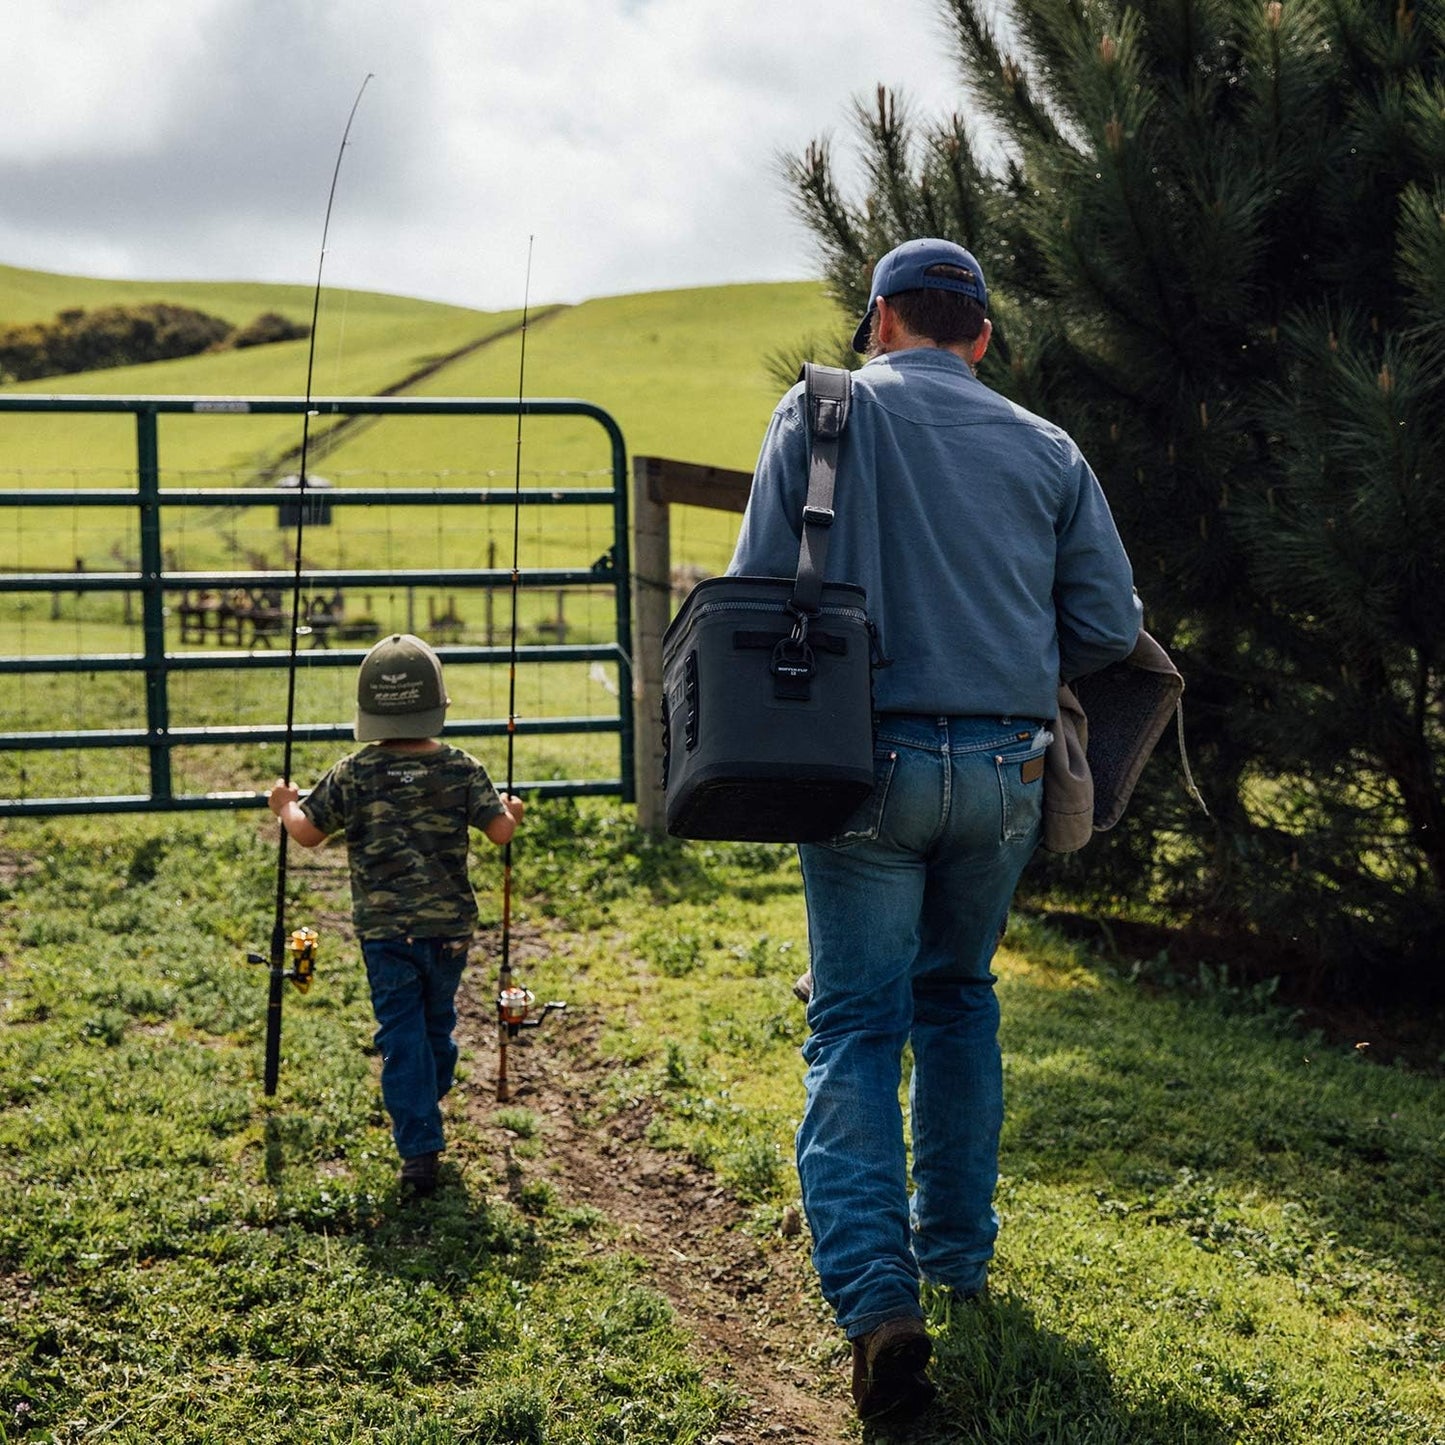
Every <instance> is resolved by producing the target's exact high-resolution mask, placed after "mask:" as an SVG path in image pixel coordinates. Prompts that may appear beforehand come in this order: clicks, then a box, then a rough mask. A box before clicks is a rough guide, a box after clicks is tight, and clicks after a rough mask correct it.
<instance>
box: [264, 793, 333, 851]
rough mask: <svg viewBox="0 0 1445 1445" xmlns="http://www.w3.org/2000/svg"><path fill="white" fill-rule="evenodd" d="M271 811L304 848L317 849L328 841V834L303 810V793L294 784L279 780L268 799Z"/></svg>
mask: <svg viewBox="0 0 1445 1445" xmlns="http://www.w3.org/2000/svg"><path fill="white" fill-rule="evenodd" d="M266 801H267V803H268V804H269V805H270V808H271V811H272V812H273V813H275V815H276V816H277V817H278V818H280V820H281V825H282V827H284V828H285V829H286V831H287V832H288V833H289V834H290V835H291V836H292V837H293V838H294V839H295V840H296V841H297V842H298V843H299V844H300V845H301V846H302V847H303V848H315V847H316V846H317V844H319V843H324V842H325V841H326V834H325V833H323V832H322V831H321V829H320V828H318V827H317V826H316V824H315V823H313V822H312V821H311V819H310V818H308V817H307V816H306V814H305V813H304V812H302V810H301V792H300V789H299V788H297V786H296V785H295V784H294V783H288V782H286V781H285V780H284V779H281V778H278V779H277V780H276V783H275V785H274V786H273V787H272V789H271V796H270V797H269V798H267V800H266Z"/></svg>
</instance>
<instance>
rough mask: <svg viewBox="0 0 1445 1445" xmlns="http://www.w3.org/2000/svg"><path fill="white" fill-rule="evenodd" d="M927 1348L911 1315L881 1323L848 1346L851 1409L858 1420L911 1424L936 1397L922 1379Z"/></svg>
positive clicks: (920, 1323) (923, 1331) (919, 1322)
mask: <svg viewBox="0 0 1445 1445" xmlns="http://www.w3.org/2000/svg"><path fill="white" fill-rule="evenodd" d="M932 1353H933V1342H932V1341H931V1340H930V1339H929V1338H928V1331H927V1330H926V1329H925V1328H924V1325H923V1321H922V1320H920V1319H918V1318H916V1317H915V1316H913V1315H900V1316H899V1317H898V1318H897V1319H891V1320H885V1321H884V1322H883V1323H882V1324H881V1325H879V1326H878V1328H877V1329H876V1330H870V1331H869V1333H868V1334H866V1335H859V1337H858V1338H857V1339H856V1340H854V1341H853V1404H854V1406H855V1407H856V1409H857V1411H858V1418H859V1419H860V1420H877V1419H880V1418H881V1417H883V1416H887V1417H889V1418H890V1419H894V1420H905V1419H911V1418H912V1417H913V1416H914V1415H918V1414H921V1413H922V1412H923V1410H925V1409H926V1408H927V1407H928V1405H929V1403H930V1402H931V1401H932V1400H933V1397H934V1395H936V1394H937V1393H938V1391H937V1389H936V1387H935V1386H934V1384H933V1381H932V1380H930V1379H929V1378H928V1376H927V1375H926V1374H924V1368H925V1367H926V1366H927V1364H928V1357H929V1356H930V1355H931V1354H932Z"/></svg>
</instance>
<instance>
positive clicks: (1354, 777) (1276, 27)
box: [788, 0, 1445, 994]
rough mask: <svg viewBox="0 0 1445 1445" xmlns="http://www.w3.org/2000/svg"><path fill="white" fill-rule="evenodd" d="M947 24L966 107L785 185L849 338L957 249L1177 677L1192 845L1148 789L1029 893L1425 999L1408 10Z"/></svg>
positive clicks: (1439, 25)
mask: <svg viewBox="0 0 1445 1445" xmlns="http://www.w3.org/2000/svg"><path fill="white" fill-rule="evenodd" d="M944 10H945V12H946V13H947V15H948V17H949V19H950V22H951V25H952V27H953V29H954V32H955V34H956V38H957V42H958V50H959V53H960V55H961V57H962V74H961V80H962V83H963V88H964V92H965V94H966V95H967V97H968V100H969V104H968V107H967V111H966V114H960V115H955V116H952V117H949V118H947V119H946V120H943V121H935V122H932V123H928V124H922V125H920V124H918V123H916V122H915V121H914V120H913V119H912V117H911V116H910V115H909V113H908V110H907V107H906V106H905V105H904V104H903V103H902V102H901V101H900V100H899V99H898V98H897V97H895V96H893V95H890V94H889V93H887V92H885V91H880V92H879V94H878V96H877V98H876V101H875V102H874V103H873V104H872V105H871V106H869V107H866V108H865V107H862V106H860V107H859V108H858V110H857V113H856V120H857V128H858V131H859V133H860V136H861V139H862V143H863V147H864V151H865V155H866V157H867V162H868V164H867V170H866V177H867V180H866V186H865V190H864V193H863V194H862V195H861V196H859V197H857V198H850V197H844V196H843V195H841V194H840V192H839V189H838V186H837V183H836V179H835V175H836V169H835V165H834V162H833V157H832V154H831V152H830V149H829V147H828V146H827V145H825V144H822V143H814V144H813V145H812V146H810V147H808V149H807V150H806V151H805V152H804V153H803V154H801V155H800V156H798V157H796V158H794V159H793V160H792V161H791V162H789V164H788V174H789V178H790V181H791V184H792V186H793V188H794V194H795V197H796V201H797V205H798V209H799V211H800V213H801V215H802V216H803V217H804V219H805V221H806V222H807V224H808V225H809V226H810V228H811V229H812V230H813V232H814V234H815V236H816V238H817V241H818V244H819V249H820V254H821V258H822V261H823V266H824V272H825V276H826V279H827V283H828V284H829V286H830V287H831V289H832V291H833V294H834V295H835V296H836V297H837V299H838V301H839V303H840V305H841V306H842V307H843V309H844V312H845V315H847V316H850V317H851V316H855V315H856V314H857V313H858V312H859V311H860V310H861V309H862V306H863V305H864V304H865V302H866V294H865V293H866V288H867V284H868V274H869V268H870V267H871V265H872V262H873V260H874V259H876V257H877V256H878V255H880V254H881V253H882V252H883V251H884V250H886V249H887V248H888V247H889V246H890V245H892V244H895V243H896V242H897V241H899V240H902V239H905V238H906V237H907V236H909V235H917V234H924V233H932V234H941V235H946V236H950V237H953V238H954V239H957V240H959V241H961V242H963V243H964V244H965V245H967V246H969V247H970V248H971V249H973V250H974V251H975V252H976V253H977V254H978V255H979V257H980V259H981V260H982V261H983V263H984V267H985V271H986V272H987V273H988V274H989V278H990V283H991V287H992V289H993V294H994V301H993V303H992V307H991V309H992V311H993V314H994V318H995V328H996V341H995V346H994V349H993V351H992V352H991V354H990V357H989V358H988V359H987V361H986V367H987V368H988V369H987V370H986V372H985V379H986V380H988V381H989V382H990V384H992V385H994V386H996V387H998V388H999V389H1000V390H1003V391H1005V392H1006V393H1008V394H1009V395H1011V396H1013V397H1014V398H1015V399H1016V400H1018V401H1020V402H1021V403H1023V404H1024V405H1026V406H1029V407H1031V408H1033V409H1035V410H1037V411H1040V412H1042V413H1043V414H1045V415H1047V416H1049V417H1050V418H1052V419H1054V420H1056V421H1058V422H1059V423H1060V424H1061V425H1063V426H1065V427H1067V428H1068V429H1069V431H1071V432H1072V433H1073V435H1074V436H1075V437H1076V438H1077V439H1078V441H1079V443H1080V445H1081V446H1082V447H1083V449H1084V452H1085V454H1086V455H1087V456H1088V457H1089V458H1090V460H1091V462H1092V463H1093V465H1094V467H1095V470H1096V471H1097V472H1098V473H1099V475H1100V478H1101V480H1102V481H1103V483H1104V487H1105V490H1106V491H1107V493H1108V495H1109V497H1110V500H1111V503H1112V505H1113V507H1114V510H1115V515H1116V517H1117V518H1118V520H1119V524H1120V530H1121V532H1122V533H1123V535H1124V538H1125V542H1126V544H1127V545H1128V547H1129V550H1130V553H1131V556H1132V557H1133V559H1134V563H1135V570H1136V575H1137V579H1138V585H1139V589H1140V592H1141V593H1142V595H1143V597H1144V599H1145V605H1146V613H1147V616H1146V625H1148V626H1149V628H1150V630H1151V631H1152V632H1154V633H1155V635H1156V636H1158V637H1160V639H1161V640H1163V641H1164V642H1165V644H1166V646H1169V647H1170V649H1171V651H1173V652H1174V653H1175V655H1176V657H1177V659H1178V660H1179V661H1180V663H1181V667H1182V669H1183V671H1184V673H1185V677H1186V680H1187V682H1188V692H1187V698H1186V702H1187V710H1188V718H1189V724H1190V728H1189V731H1190V737H1191V746H1192V750H1193V752H1194V754H1195V762H1196V769H1195V771H1196V776H1197V777H1198V779H1199V782H1200V785H1201V787H1202V788H1203V790H1204V792H1205V794H1206V796H1207V797H1208V798H1209V801H1210V806H1211V812H1212V814H1213V818H1212V821H1211V822H1210V823H1207V824H1202V823H1201V822H1199V821H1197V820H1196V819H1194V818H1191V817H1190V816H1189V815H1188V812H1187V804H1186V803H1185V802H1184V801H1183V799H1182V795H1181V794H1180V792H1179V791H1178V790H1177V789H1176V788H1174V787H1173V780H1172V779H1170V778H1169V777H1168V776H1167V770H1161V768H1160V767H1159V765H1158V764H1156V765H1154V766H1153V767H1152V768H1151V770H1150V771H1149V772H1148V773H1146V779H1147V783H1148V786H1147V787H1145V788H1144V789H1143V790H1142V793H1141V795H1140V796H1139V799H1138V802H1137V805H1136V807H1135V809H1134V810H1133V814H1132V816H1131V819H1130V821H1129V822H1128V823H1127V824H1126V825H1124V827H1123V828H1121V829H1120V830H1119V831H1118V833H1117V834H1116V835H1110V837H1109V839H1108V840H1107V842H1105V843H1103V845H1102V846H1101V843H1100V842H1096V843H1095V844H1094V845H1092V846H1091V848H1090V849H1089V850H1087V852H1086V853H1085V855H1083V858H1082V861H1081V862H1080V863H1078V864H1076V865H1073V866H1071V867H1068V868H1064V869H1061V870H1056V872H1055V882H1056V883H1058V882H1061V883H1062V884H1064V885H1067V886H1069V887H1072V888H1074V889H1075V890H1076V891H1077V892H1079V893H1082V894H1086V895H1088V896H1091V897H1093V898H1094V899H1096V900H1108V899H1111V898H1131V899H1133V900H1136V901H1139V900H1148V901H1149V902H1151V903H1152V904H1154V905H1157V906H1162V907H1166V908H1168V909H1170V910H1172V911H1176V912H1177V911H1180V910H1187V911H1190V912H1192V914H1193V916H1194V917H1196V918H1200V917H1205V916H1213V917H1216V918H1220V919H1224V920H1226V921H1230V922H1232V923H1234V924H1235V925H1236V926H1237V927H1238V928H1241V929H1248V930H1250V931H1253V932H1260V933H1263V934H1264V935H1265V936H1266V937H1267V938H1269V939H1270V940H1272V941H1274V942H1276V943H1278V944H1284V943H1287V942H1293V943H1297V944H1298V945H1299V946H1300V947H1301V948H1302V949H1304V950H1305V951H1307V952H1308V953H1309V954H1310V955H1311V956H1312V957H1315V958H1319V959H1325V960H1328V961H1330V962H1331V963H1332V964H1334V965H1336V967H1335V968H1334V971H1333V974H1332V977H1333V979H1334V980H1336V981H1342V980H1343V981H1347V982H1349V983H1350V984H1352V985H1354V986H1356V987H1360V986H1363V985H1365V984H1366V983H1367V982H1368V983H1369V984H1370V985H1371V986H1378V985H1380V984H1382V983H1384V982H1387V981H1388V982H1393V983H1395V984H1397V985H1399V986H1400V987H1402V988H1408V989H1409V990H1411V991H1412V992H1415V993H1417V994H1418V993H1419V992H1420V991H1421V990H1424V989H1429V988H1431V987H1438V986H1439V970H1438V964H1437V959H1438V958H1439V957H1440V956H1441V955H1442V953H1445V795H1442V764H1445V714H1442V704H1445V695H1442V663H1445V550H1442V539H1445V11H1442V9H1441V7H1440V0H1431V3H1430V4H1429V5H1428V6H1427V5H1424V4H1417V3H1412V0H1398V3H1393V0H1392V3H1390V4H1385V3H1381V0H1142V3H1133V4H1128V5H1126V4H1123V3H1119V0H1103V3H1099V0H1083V3H1080V0H1020V3H1016V4H1015V5H1014V7H1013V9H1012V10H1011V11H1009V12H1007V13H1001V12H1000V11H999V9H998V8H997V6H996V5H994V4H993V3H991V0H990V3H984V0H945V3H944ZM1161 784H1162V785H1164V786H1161ZM1341 965H1347V966H1341Z"/></svg>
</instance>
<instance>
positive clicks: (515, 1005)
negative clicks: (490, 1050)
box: [497, 985, 567, 1039]
mask: <svg viewBox="0 0 1445 1445" xmlns="http://www.w3.org/2000/svg"><path fill="white" fill-rule="evenodd" d="M566 1007H567V1005H566V1004H565V1003H563V1002H561V1001H560V1000H558V999H553V1000H552V1001H551V1002H549V1003H544V1004H543V1005H542V1007H541V1008H540V1009H539V1008H538V1007H537V996H536V995H535V994H534V993H533V992H532V990H531V989H529V988H520V987H518V986H516V985H512V986H509V987H507V988H504V989H502V990H500V991H499V992H498V994H497V1022H498V1023H499V1024H500V1025H501V1026H502V1028H504V1029H505V1030H506V1031H507V1036H508V1037H509V1038H513V1039H514V1038H516V1037H517V1035H518V1034H519V1033H520V1032H521V1031H522V1030H523V1029H536V1028H541V1026H542V1021H543V1019H545V1018H546V1017H547V1015H548V1014H553V1013H561V1012H562V1011H563V1010H564V1009H566Z"/></svg>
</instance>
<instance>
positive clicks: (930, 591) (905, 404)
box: [728, 348, 1142, 719]
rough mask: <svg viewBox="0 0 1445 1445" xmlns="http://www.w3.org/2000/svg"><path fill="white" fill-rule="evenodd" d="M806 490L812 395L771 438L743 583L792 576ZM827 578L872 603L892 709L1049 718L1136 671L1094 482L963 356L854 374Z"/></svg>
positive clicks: (902, 357) (735, 570)
mask: <svg viewBox="0 0 1445 1445" xmlns="http://www.w3.org/2000/svg"><path fill="white" fill-rule="evenodd" d="M807 482H808V426H807V416H806V410H805V402H804V397H803V387H802V385H801V383H800V384H799V385H797V386H795V387H793V389H792V390H791V391H789V392H788V393H787V395H786V396H784V397H783V399H782V401H781V402H779V403H778V406H777V409H776V410H775V411H774V412H773V418H772V422H771V423H770V425H769V427H768V432H767V435H766V436H765V437H764V439H763V447H762V454H761V455H760V456H759V458H758V465H757V471H756V474H755V475H754V478H753V488H752V493H751V495H750V497H749V499H748V507H747V512H746V515H745V516H744V517H743V524H742V530H741V532H740V533H739V536H738V543H737V550H736V551H735V552H734V554H733V559H732V562H731V563H730V564H729V567H728V572H729V573H730V574H732V575H748V576H765V577H791V576H793V575H794V574H795V573H796V571H797V565H798V542H799V534H800V532H801V529H802V511H803V502H804V500H805V498H806V495H807ZM833 508H834V512H835V513H836V517H837V520H836V522H835V524H834V526H833V528H832V537H831V541H830V550H829V553H828V566H827V580H829V581H833V582H855V583H858V584H859V585H861V586H862V587H863V589H864V591H865V592H866V594H867V599H868V611H869V614H870V616H871V617H872V619H873V622H874V624H875V626H876V627H877V628H878V634H879V642H880V644H881V648H882V651H883V654H884V655H885V656H886V657H887V658H889V659H890V661H891V666H888V667H885V668H880V669H879V670H878V671H877V672H876V673H875V674H874V703H875V706H876V707H877V709H878V711H880V712H911V713H925V714H936V715H942V714H950V715H975V716H983V715H991V716H995V717H1020V718H1041V719H1046V718H1051V717H1053V716H1054V715H1055V713H1056V711H1057V693H1058V684H1059V681H1060V678H1063V679H1066V680H1067V679H1072V678H1075V677H1079V676H1081V675H1082V674H1084V673H1086V672H1094V671H1096V670H1097V669H1099V668H1101V667H1104V666H1105V665H1107V664H1108V663H1110V662H1115V661H1118V660H1119V659H1120V658H1124V657H1127V656H1128V655H1129V653H1130V651H1131V650H1132V649H1133V647H1134V641H1135V638H1136V637H1137V636H1138V633H1139V625H1140V618H1141V611H1142V609H1141V607H1140V604H1139V600H1138V598H1137V597H1136V596H1135V595H1134V590H1133V573H1132V571H1131V569H1130V566H1129V559H1128V557H1127V556H1126V555H1125V552H1124V547H1123V544H1122V543H1121V542H1120V540H1119V534H1118V531H1117V530H1116V528H1115V526H1114V519H1113V517H1112V516H1111V515H1110V513H1109V505H1108V503H1107V502H1106V501H1105V500H1104V493H1103V491H1102V490H1101V489H1100V486H1099V483H1098V480H1097V478H1096V477H1095V476H1094V474H1093V472H1092V471H1091V470H1090V469H1089V465H1088V463H1087V462H1086V461H1085V460H1084V458H1083V456H1082V454H1081V453H1080V451H1079V449H1078V447H1077V446H1076V445H1075V444H1074V442H1073V441H1072V440H1071V439H1070V437H1069V436H1068V435H1067V434H1066V433H1065V432H1063V431H1061V430H1060V429H1059V428H1058V427H1056V426H1053V425H1051V424H1050V423H1049V422H1046V421H1044V420H1042V419H1041V418H1039V417H1036V416H1034V415H1032V414H1031V413H1029V412H1027V411H1024V410H1023V408H1021V407H1018V406H1015V405H1014V404H1013V403H1012V402H1010V401H1007V400H1005V399H1004V398H1003V397H1001V396H1000V395H998V393H997V392H994V391H991V390H990V389H989V388H988V387H986V386H985V385H984V384H983V383H982V382H980V381H979V380H978V379H977V378H976V377H975V376H974V375H973V373H972V372H971V371H970V370H969V368H968V366H967V365H966V364H965V362H964V361H963V360H962V359H961V358H960V357H958V356H956V355H954V354H953V353H952V352H949V351H941V350H935V349H933V348H919V349H915V350H909V351H899V352H892V353H890V354H888V355H886V356H880V357H876V358H874V359H873V360H872V361H869V362H868V363H867V364H866V365H865V366H863V367H862V368H861V370H859V371H857V372H856V373H855V374H854V378H853V410H852V414H851V416H850V417H849V420H848V425H847V427H846V428H845V429H844V432H843V439H842V444H841V447H840V452H839V462H838V481H837V488H836V492H835V495H834V498H833Z"/></svg>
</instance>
